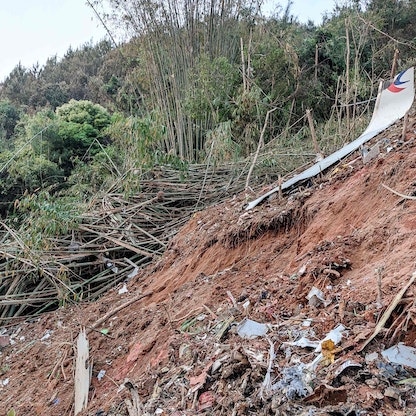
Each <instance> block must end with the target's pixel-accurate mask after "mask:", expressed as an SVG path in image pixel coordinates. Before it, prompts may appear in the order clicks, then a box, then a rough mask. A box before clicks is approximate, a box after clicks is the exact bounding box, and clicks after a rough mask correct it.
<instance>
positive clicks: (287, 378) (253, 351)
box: [0, 117, 416, 416]
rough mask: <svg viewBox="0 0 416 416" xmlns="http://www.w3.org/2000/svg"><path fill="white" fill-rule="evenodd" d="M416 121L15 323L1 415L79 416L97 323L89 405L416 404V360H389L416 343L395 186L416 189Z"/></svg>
mask: <svg viewBox="0 0 416 416" xmlns="http://www.w3.org/2000/svg"><path fill="white" fill-rule="evenodd" d="M415 125H416V124H415V119H414V117H411V118H410V121H409V125H408V128H407V134H406V136H405V137H404V138H402V124H401V123H398V124H397V125H396V126H393V127H392V128H390V129H389V130H388V131H385V132H383V134H381V135H379V136H378V137H376V138H375V139H374V140H373V143H375V142H379V143H380V154H378V155H377V156H376V157H375V158H374V159H373V160H371V161H369V162H368V163H366V164H364V163H363V159H362V156H361V153H359V152H356V153H354V154H352V155H351V156H350V157H349V158H348V159H347V160H345V161H343V162H342V163H341V164H339V165H338V166H337V167H335V168H333V169H330V170H329V171H328V172H326V173H325V175H322V176H321V177H320V178H316V179H315V180H313V181H312V182H311V183H309V184H305V185H304V186H303V187H301V188H299V189H296V190H293V192H291V193H289V194H288V195H284V196H283V197H280V198H279V196H278V195H276V196H275V197H274V198H272V199H269V200H267V201H265V203H263V204H261V205H259V206H257V207H256V208H255V209H253V210H251V211H246V210H244V207H245V205H246V203H247V202H248V201H250V200H251V199H254V198H256V197H257V196H259V195H261V194H262V192H264V191H265V190H259V192H256V193H255V194H254V193H253V195H230V197H229V199H228V200H226V201H224V203H222V204H220V205H216V206H214V207H211V208H209V209H207V210H205V211H202V212H199V213H197V214H195V215H194V217H193V218H192V219H191V220H190V221H189V222H188V223H187V224H186V225H185V226H184V227H183V228H182V229H181V230H180V232H179V233H178V234H177V235H176V237H175V238H174V239H173V240H172V241H171V243H170V245H169V247H168V249H167V250H166V252H165V254H164V256H163V257H162V258H161V259H160V260H159V261H158V262H157V263H154V264H152V265H151V266H149V267H147V268H146V269H145V270H143V271H142V272H141V273H139V274H138V275H137V276H136V277H134V278H133V279H131V280H129V281H128V282H126V284H125V285H120V286H119V287H117V288H115V289H113V290H111V291H110V292H109V293H107V294H106V295H105V296H103V297H102V298H101V299H100V300H99V301H97V302H94V303H87V304H82V303H81V304H78V305H76V306H66V307H65V308H61V309H59V310H57V311H54V312H50V313H47V314H45V315H42V316H41V317H40V318H36V319H31V320H25V321H18V322H13V323H12V324H10V325H9V326H4V327H3V328H2V329H1V330H0V331H1V332H0V334H2V335H1V337H0V354H1V355H0V397H1V399H0V413H1V414H10V415H11V414H16V415H19V416H20V415H71V414H73V413H74V368H75V359H76V339H77V337H78V334H79V331H80V329H81V328H82V327H85V328H86V332H87V336H88V340H89V345H90V364H91V365H92V373H91V386H90V394H89V402H88V407H87V409H86V410H85V411H83V412H82V413H80V414H81V415H96V416H105V415H123V416H124V415H129V416H133V415H175V416H180V415H197V414H206V415H334V416H335V415H345V416H347V415H348V416H352V415H413V414H415V412H416V410H414V408H415V407H416V399H415V377H416V370H415V369H413V368H412V367H411V366H409V365H407V364H408V363H407V362H406V363H405V364H404V365H399V364H396V363H394V362H391V360H388V359H386V358H385V357H384V356H383V355H382V352H383V351H385V350H386V349H387V348H389V347H391V346H396V345H397V344H398V343H404V345H406V346H408V347H416V342H415V340H416V331H415V329H416V328H415V324H416V305H415V294H416V285H415V284H414V283H413V282H412V280H413V279H412V277H415V276H416V275H413V273H414V272H415V270H416V265H415V255H414V253H415V252H414V250H415V248H416V234H415V230H416V201H415V200H414V199H408V198H404V197H403V196H399V195H397V194H395V193H393V192H392V190H395V191H397V192H399V193H401V194H403V195H407V196H410V197H412V196H414V195H416V132H415V128H416V127H415ZM274 186H275V185H274ZM386 186H387V187H388V188H390V189H388V188H386ZM402 289H403V290H402ZM331 331H332V332H331ZM328 334H329V336H327V335H328ZM373 336H374V337H373ZM372 337H373V338H372ZM368 341H369V342H368ZM412 351H413V350H412ZM399 355H400V354H399ZM12 409H13V410H14V411H15V413H13V412H12ZM8 412H9V413H8Z"/></svg>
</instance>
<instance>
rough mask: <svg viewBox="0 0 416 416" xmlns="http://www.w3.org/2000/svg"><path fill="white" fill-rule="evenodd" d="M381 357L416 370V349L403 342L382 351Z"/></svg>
mask: <svg viewBox="0 0 416 416" xmlns="http://www.w3.org/2000/svg"><path fill="white" fill-rule="evenodd" d="M381 355H382V356H383V357H384V358H385V359H386V360H388V361H390V362H391V363H394V364H400V365H405V366H408V367H411V368H416V348H413V347H408V346H407V345H404V344H403V343H402V342H400V343H399V344H397V345H394V346H393V347H391V348H389V349H387V350H384V351H382V352H381Z"/></svg>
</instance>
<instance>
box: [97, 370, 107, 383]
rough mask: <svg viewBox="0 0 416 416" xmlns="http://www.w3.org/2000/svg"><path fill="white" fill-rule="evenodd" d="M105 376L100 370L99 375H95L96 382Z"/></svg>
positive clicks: (103, 371)
mask: <svg viewBox="0 0 416 416" xmlns="http://www.w3.org/2000/svg"><path fill="white" fill-rule="evenodd" d="M104 376H105V370H100V371H99V373H98V374H97V379H98V381H101V380H102V379H103V378H104Z"/></svg>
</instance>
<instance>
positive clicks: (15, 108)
mask: <svg viewBox="0 0 416 416" xmlns="http://www.w3.org/2000/svg"><path fill="white" fill-rule="evenodd" d="M89 4H90V6H91V7H94V10H95V11H97V12H98V13H99V10H101V9H100V7H104V6H105V7H107V8H108V7H109V8H110V10H111V11H112V14H111V16H109V15H104V14H102V19H103V22H104V23H105V25H106V27H107V29H108V30H109V31H111V30H112V28H113V27H117V30H118V31H122V33H123V34H126V35H128V37H129V39H130V40H129V41H128V42H125V43H124V44H122V45H120V46H114V45H113V44H112V42H110V41H109V40H103V41H101V42H99V43H97V44H95V45H93V44H85V45H84V46H82V47H81V48H79V49H77V50H73V49H70V50H68V51H67V53H66V54H65V56H64V57H63V58H62V59H61V60H58V59H57V57H56V56H55V57H51V58H50V59H48V61H47V62H46V64H45V65H44V66H42V67H41V66H39V65H35V66H33V67H32V68H24V67H23V66H21V65H20V64H19V65H17V66H16V67H15V68H14V69H13V71H12V72H11V73H10V74H9V76H8V77H7V78H6V80H5V81H4V82H3V83H2V84H0V193H1V195H2V196H1V201H0V202H1V206H0V211H1V212H2V213H3V216H4V215H6V214H7V213H10V212H11V211H12V210H13V209H12V207H13V206H15V205H13V204H14V203H15V201H16V200H18V199H19V198H20V199H21V198H22V195H28V194H29V195H30V194H31V193H33V192H34V191H35V190H37V189H48V192H52V193H56V194H57V193H59V192H65V193H66V195H77V196H78V197H79V196H83V197H87V196H88V195H92V194H94V192H96V191H97V190H99V189H101V187H102V186H103V185H105V184H106V183H107V184H108V181H111V180H114V178H116V177H119V176H122V177H123V178H124V179H125V180H124V181H123V187H124V190H125V191H126V192H127V191H129V192H132V191H134V190H135V189H139V184H138V183H137V179H136V176H137V172H138V171H139V172H144V171H145V170H146V169H150V168H151V167H152V166H154V165H155V164H160V163H165V164H166V163H167V164H172V165H174V166H176V167H178V169H184V168H185V166H186V164H187V163H195V162H202V161H204V160H206V159H207V158H208V157H210V158H213V159H215V160H216V161H218V162H224V161H232V160H236V159H237V158H244V157H247V156H249V155H250V154H251V153H252V152H253V151H254V150H255V149H256V147H257V144H258V140H259V137H260V133H261V131H262V129H263V127H264V126H263V123H264V120H265V117H266V114H267V113H268V112H269V111H270V110H272V109H276V110H277V111H273V112H270V113H269V114H270V117H269V118H268V123H267V125H266V126H265V131H264V133H265V134H264V143H265V145H266V146H268V145H270V146H272V145H273V144H274V143H276V138H279V140H278V141H279V146H281V147H282V146H283V148H284V147H285V146H286V147H290V146H294V145H297V146H306V147H307V146H308V144H307V135H308V132H307V128H306V127H305V123H302V122H300V123H299V122H298V121H299V120H301V119H302V117H303V116H304V114H305V111H306V109H309V108H311V109H313V114H314V119H315V122H316V123H317V124H318V125H321V126H323V132H326V133H327V136H329V135H331V139H327V138H325V137H322V143H321V144H322V146H323V147H325V149H326V150H328V151H331V150H333V148H334V147H335V146H337V145H338V143H339V142H342V141H346V140H348V139H349V138H350V136H353V135H354V134H355V130H354V126H355V125H356V122H357V120H358V121H360V120H365V119H366V117H368V114H369V113H370V110H371V105H370V103H369V102H368V99H369V98H370V97H374V96H375V92H376V90H377V83H378V80H379V79H380V78H384V79H389V78H390V71H391V63H392V60H393V56H394V55H395V53H396V50H399V51H400V54H399V64H398V69H404V68H405V67H408V66H411V65H413V64H414V62H415V58H414V54H415V49H416V28H415V27H414V25H413V22H414V21H415V19H416V3H415V2H413V1H409V0H366V1H359V0H349V1H344V2H342V3H339V4H338V5H337V6H336V7H335V8H334V10H333V11H332V12H331V13H329V14H327V15H326V16H325V17H324V19H323V21H322V23H321V24H320V25H315V24H314V23H313V22H308V23H306V24H304V23H300V22H299V21H298V20H297V18H296V16H293V15H292V14H291V2H290V1H289V2H288V3H287V5H286V6H285V7H282V6H279V7H278V8H277V9H276V10H275V11H274V12H273V13H272V14H271V15H270V16H264V15H263V14H262V13H261V7H260V6H261V1H255V0H225V1H224V0H221V1H220V0H210V1H205V0H203V1H201V2H195V1H193V0H181V1H176V0H136V1H133V0H128V1H124V2H119V1H117V0H95V1H92V2H89ZM362 102H364V104H362ZM341 120H342V122H341ZM270 163H272V162H270ZM132 172H135V174H134V175H136V176H134V175H133V174H132Z"/></svg>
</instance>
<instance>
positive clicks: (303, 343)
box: [284, 337, 321, 348]
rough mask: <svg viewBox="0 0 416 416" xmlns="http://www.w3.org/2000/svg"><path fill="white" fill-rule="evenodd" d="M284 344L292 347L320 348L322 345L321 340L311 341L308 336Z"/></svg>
mask: <svg viewBox="0 0 416 416" xmlns="http://www.w3.org/2000/svg"><path fill="white" fill-rule="evenodd" d="M284 344H287V345H291V346H292V347H302V348H318V347H319V346H320V345H321V344H320V342H319V341H310V340H309V339H308V338H306V337H302V338H299V339H298V340H296V341H293V342H285V343H284Z"/></svg>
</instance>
